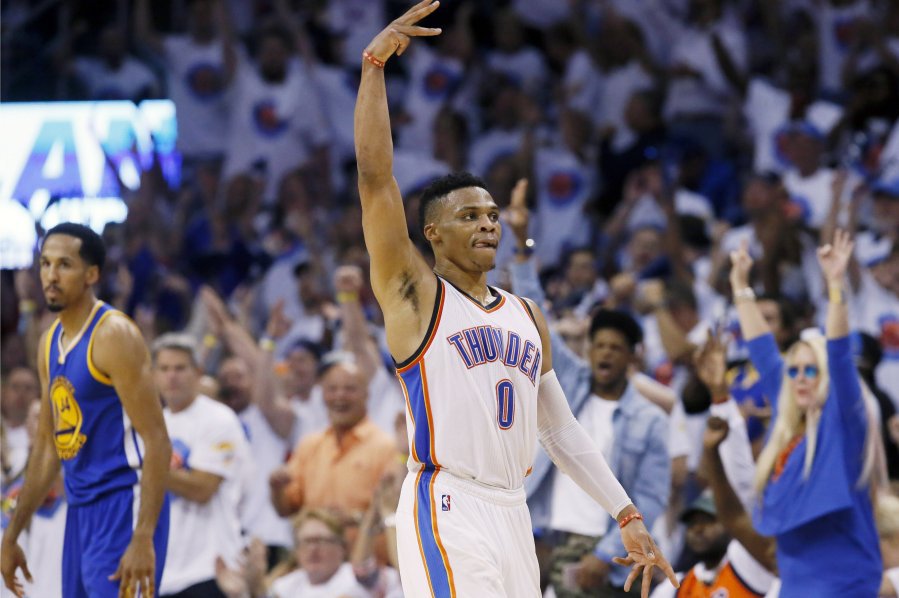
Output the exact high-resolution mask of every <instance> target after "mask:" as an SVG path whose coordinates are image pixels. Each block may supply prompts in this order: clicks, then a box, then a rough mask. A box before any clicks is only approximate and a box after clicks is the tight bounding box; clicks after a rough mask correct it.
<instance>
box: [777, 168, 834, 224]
mask: <svg viewBox="0 0 899 598" xmlns="http://www.w3.org/2000/svg"><path fill="white" fill-rule="evenodd" d="M833 175H834V172H833V170H831V169H830V168H819V169H818V170H816V171H815V173H814V174H812V175H811V176H808V177H803V176H802V175H800V174H799V171H797V170H796V169H795V168H794V169H790V170H788V171H787V173H786V174H785V175H784V177H783V183H784V187H786V189H787V192H788V193H789V194H790V201H791V203H792V205H791V209H794V210H797V211H798V212H799V217H800V219H801V220H802V222H803V223H805V224H806V225H807V226H810V227H811V228H821V226H822V225H823V224H824V221H825V220H827V214H828V213H829V212H830V204H831V203H833V192H832V190H831V186H832V185H833Z"/></svg>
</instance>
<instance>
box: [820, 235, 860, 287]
mask: <svg viewBox="0 0 899 598" xmlns="http://www.w3.org/2000/svg"><path fill="white" fill-rule="evenodd" d="M854 247H855V243H854V242H853V241H852V237H851V236H850V234H849V233H848V232H846V231H844V230H837V231H836V233H834V237H833V243H828V244H827V245H824V246H823V247H819V248H818V263H819V264H821V270H822V271H823V272H824V278H825V279H827V282H828V283H839V282H841V281H842V280H843V276H845V274H846V268H847V267H848V266H849V259H850V258H851V257H852V250H853V249H854Z"/></svg>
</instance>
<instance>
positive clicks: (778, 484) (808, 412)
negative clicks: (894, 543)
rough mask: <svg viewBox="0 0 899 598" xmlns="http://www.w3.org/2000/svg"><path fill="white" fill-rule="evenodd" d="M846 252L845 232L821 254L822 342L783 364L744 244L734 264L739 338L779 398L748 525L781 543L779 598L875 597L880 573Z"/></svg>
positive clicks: (872, 431)
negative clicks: (824, 301) (753, 285)
mask: <svg viewBox="0 0 899 598" xmlns="http://www.w3.org/2000/svg"><path fill="white" fill-rule="evenodd" d="M852 249H853V242H852V240H851V239H850V237H849V234H848V233H845V232H843V231H837V232H836V234H835V238H834V242H833V244H832V245H830V244H828V245H825V246H823V247H821V248H819V249H818V262H819V263H820V265H821V269H822V271H823V273H824V277H825V278H826V280H827V288H828V299H829V302H828V307H827V318H826V341H825V339H824V338H822V337H820V336H812V337H808V338H803V339H801V340H799V341H797V342H796V343H794V344H793V345H792V346H791V347H790V348H789V349H788V350H787V351H786V353H785V354H784V355H783V356H781V354H780V353H779V351H778V348H777V343H776V342H775V340H774V337H773V336H772V334H771V331H770V329H769V327H768V324H767V323H766V322H765V319H764V317H763V316H762V313H761V311H760V310H759V309H758V307H757V306H756V304H755V295H754V293H753V291H752V288H751V287H750V286H749V273H750V269H751V267H752V258H750V257H749V253H748V251H747V247H746V245H745V243H744V245H743V246H742V247H741V248H740V249H738V250H736V251H734V252H732V253H731V256H730V257H731V263H732V269H731V274H730V281H731V286H732V287H733V296H734V304H735V306H736V309H737V314H738V317H739V320H740V328H741V330H742V333H743V336H744V337H745V339H746V340H747V341H748V344H749V352H750V357H751V359H752V362H753V364H754V365H755V367H756V369H757V370H758V372H759V375H760V376H761V379H762V383H763V384H765V385H766V390H767V395H768V396H769V397H776V401H775V402H773V404H772V408H773V411H774V412H773V422H774V424H773V426H772V428H771V429H770V431H769V433H768V438H767V441H766V444H765V448H764V450H763V451H762V452H761V454H760V455H759V459H758V463H757V465H756V477H755V486H756V491H757V497H758V500H757V502H756V507H755V509H754V511H755V512H754V514H753V520H754V523H755V526H756V528H757V529H758V531H759V532H760V533H762V534H764V535H766V536H775V537H776V539H777V564H778V569H779V571H780V575H781V580H782V583H783V586H782V589H781V591H780V598H793V597H799V596H801V597H808V596H815V597H817V598H827V597H830V596H833V597H837V596H859V597H864V596H876V595H877V591H878V587H879V585H880V579H881V574H882V571H883V567H882V562H881V556H880V550H879V548H878V539H877V530H876V529H875V526H874V514H873V508H872V491H871V477H872V472H873V470H874V469H875V467H874V463H875V462H876V458H875V454H876V448H877V447H876V443H877V441H878V438H877V435H876V429H877V427H876V425H872V424H871V423H870V419H871V417H870V411H869V410H868V409H867V407H866V404H865V400H864V399H863V395H862V390H861V386H860V383H859V377H858V373H857V372H856V369H855V365H854V363H853V358H852V350H851V346H850V339H849V321H848V315H847V306H846V302H845V297H846V293H845V292H844V287H843V285H844V278H845V273H846V267H847V265H848V263H849V260H850V257H851V255H852Z"/></svg>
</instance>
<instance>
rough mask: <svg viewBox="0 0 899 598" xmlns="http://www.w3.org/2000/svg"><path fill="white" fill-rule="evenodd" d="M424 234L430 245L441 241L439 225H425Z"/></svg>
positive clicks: (430, 223)
mask: <svg viewBox="0 0 899 598" xmlns="http://www.w3.org/2000/svg"><path fill="white" fill-rule="evenodd" d="M422 232H423V233H424V236H425V240H427V241H428V242H429V243H433V242H435V241H438V240H439V239H440V233H438V232H437V224H436V223H434V222H429V223H427V224H425V227H424V229H423V231H422Z"/></svg>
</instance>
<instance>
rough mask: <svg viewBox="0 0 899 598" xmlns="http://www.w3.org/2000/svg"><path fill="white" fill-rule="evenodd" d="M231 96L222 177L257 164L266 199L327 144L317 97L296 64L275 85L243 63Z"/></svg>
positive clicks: (325, 129) (322, 114)
mask: <svg viewBox="0 0 899 598" xmlns="http://www.w3.org/2000/svg"><path fill="white" fill-rule="evenodd" d="M231 93H232V94H233V95H232V97H231V98H230V100H229V101H230V102H231V117H230V122H229V126H228V129H229V131H228V156H227V159H226V161H225V167H224V173H223V176H224V178H225V179H228V178H230V177H232V176H234V175H237V174H244V173H248V172H251V171H253V170H254V168H256V167H257V165H262V166H263V168H264V172H265V177H266V189H265V197H266V199H267V200H272V199H274V198H275V197H276V195H277V190H278V185H279V184H280V182H281V179H282V178H283V177H284V175H285V174H287V173H288V172H289V171H291V170H293V169H295V168H298V167H300V166H303V165H304V164H305V163H306V162H307V161H308V160H309V159H310V157H311V156H312V153H313V151H314V150H315V149H317V148H319V147H322V146H325V145H327V144H328V143H329V142H330V132H329V130H328V126H327V121H326V119H325V116H324V112H323V110H322V106H321V98H320V97H319V94H318V93H317V90H316V89H314V86H313V85H312V84H311V83H310V80H309V77H308V76H307V74H306V73H305V71H304V70H303V67H301V66H300V65H299V64H298V63H296V62H293V63H291V64H290V65H289V66H288V69H287V76H286V78H285V79H284V81H283V82H280V83H271V82H268V81H265V80H264V79H263V78H262V77H261V76H260V74H259V71H258V70H257V68H256V66H255V65H254V64H248V63H243V64H241V65H240V66H239V67H238V69H237V73H236V75H235V78H234V85H233V88H232V90H231Z"/></svg>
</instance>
